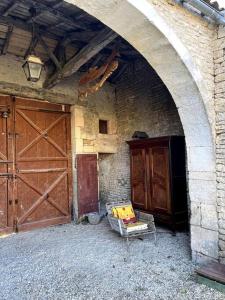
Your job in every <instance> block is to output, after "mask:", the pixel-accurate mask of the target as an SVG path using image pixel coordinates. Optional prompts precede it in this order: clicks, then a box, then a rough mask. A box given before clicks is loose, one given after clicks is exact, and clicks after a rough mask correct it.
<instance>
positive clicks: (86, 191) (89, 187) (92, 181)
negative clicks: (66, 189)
mask: <svg viewBox="0 0 225 300" xmlns="http://www.w3.org/2000/svg"><path fill="white" fill-rule="evenodd" d="M76 159H77V184H78V215H79V217H80V216H82V215H85V214H87V213H91V212H98V210H99V203H98V170H97V155H96V154H79V155H77V157H76Z"/></svg>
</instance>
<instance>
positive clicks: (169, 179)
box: [128, 136, 188, 229]
mask: <svg viewBox="0 0 225 300" xmlns="http://www.w3.org/2000/svg"><path fill="white" fill-rule="evenodd" d="M128 144H129V145H130V158H131V198H132V202H133V205H134V207H135V208H136V209H139V210H143V211H146V212H150V213H151V214H153V215H154V216H155V219H156V221H159V222H161V223H166V224H169V225H171V227H172V228H173V229H176V227H178V226H179V227H181V226H182V225H185V224H186V223H187V221H188V214H187V187H186V169H185V140H184V137H182V136H168V137H159V138H152V139H145V140H133V141H130V142H128Z"/></svg>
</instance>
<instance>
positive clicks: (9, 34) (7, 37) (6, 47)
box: [1, 25, 13, 55]
mask: <svg viewBox="0 0 225 300" xmlns="http://www.w3.org/2000/svg"><path fill="white" fill-rule="evenodd" d="M12 32H13V25H9V26H8V31H7V34H6V39H5V43H4V46H3V49H2V51H1V54H2V55H5V54H6V53H7V50H8V47H9V41H10V38H11V35H12Z"/></svg>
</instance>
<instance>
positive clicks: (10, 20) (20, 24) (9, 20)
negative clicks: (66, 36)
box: [0, 16, 61, 41]
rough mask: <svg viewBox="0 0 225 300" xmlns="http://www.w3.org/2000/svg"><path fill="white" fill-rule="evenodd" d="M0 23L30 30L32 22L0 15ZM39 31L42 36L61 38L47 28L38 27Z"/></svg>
mask: <svg viewBox="0 0 225 300" xmlns="http://www.w3.org/2000/svg"><path fill="white" fill-rule="evenodd" d="M0 23H2V24H5V25H14V26H15V27H18V28H20V29H22V30H25V31H29V32H32V24H26V22H24V21H21V20H15V19H14V18H12V17H4V16H0ZM39 33H40V34H41V35H42V36H45V37H48V38H51V39H54V40H56V41H58V40H60V39H61V36H60V35H57V33H56V32H55V33H50V32H48V31H47V30H44V29H41V28H39Z"/></svg>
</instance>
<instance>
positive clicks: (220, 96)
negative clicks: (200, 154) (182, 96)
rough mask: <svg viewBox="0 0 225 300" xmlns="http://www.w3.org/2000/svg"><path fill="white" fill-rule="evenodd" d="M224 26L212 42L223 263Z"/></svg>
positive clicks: (219, 217) (224, 165) (224, 168)
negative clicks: (213, 42)
mask: <svg viewBox="0 0 225 300" xmlns="http://www.w3.org/2000/svg"><path fill="white" fill-rule="evenodd" d="M224 49H225V28H223V27H220V28H219V31H218V35H217V40H216V41H215V44H214V61H215V111H216V161H217V164H216V168H217V170H216V171H217V213H218V219H219V255H220V259H221V261H222V262H223V263H225V50H224Z"/></svg>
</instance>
